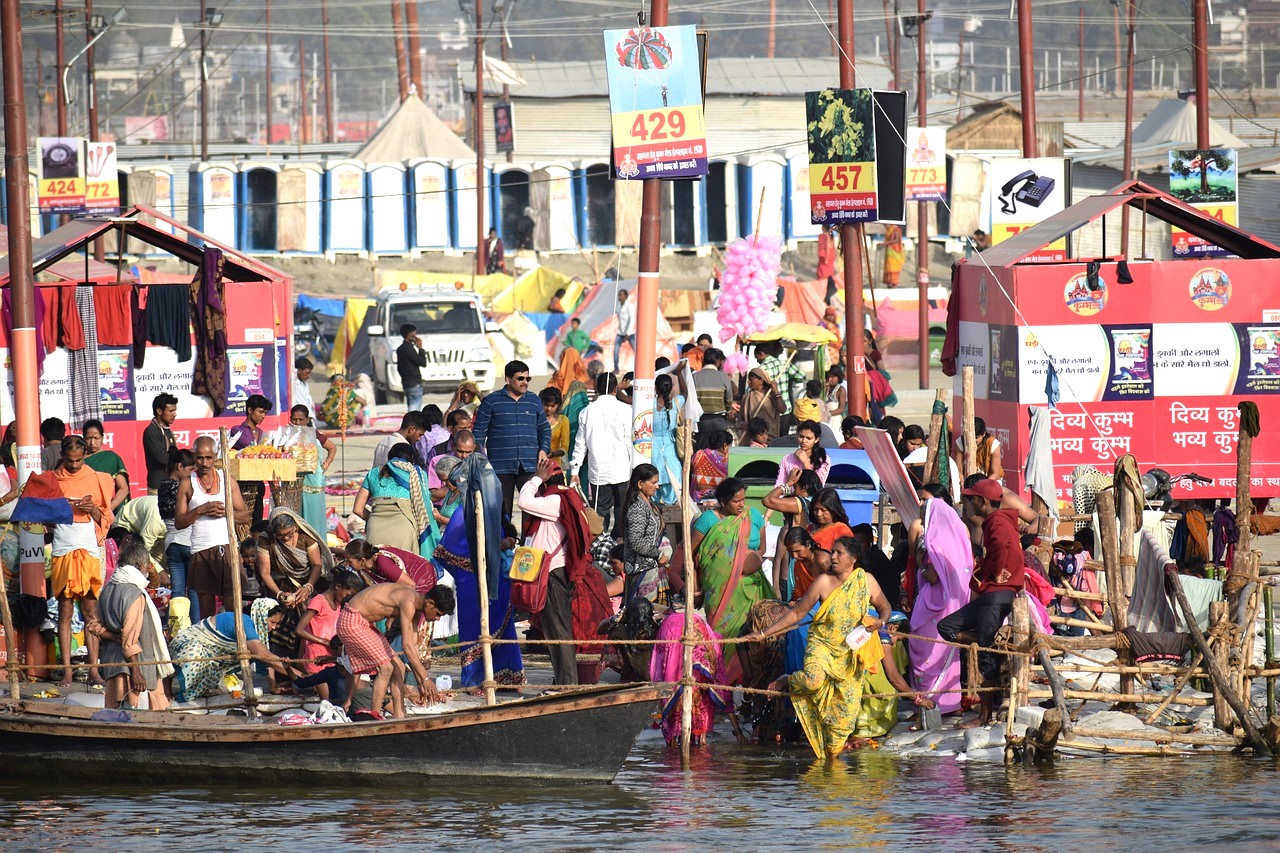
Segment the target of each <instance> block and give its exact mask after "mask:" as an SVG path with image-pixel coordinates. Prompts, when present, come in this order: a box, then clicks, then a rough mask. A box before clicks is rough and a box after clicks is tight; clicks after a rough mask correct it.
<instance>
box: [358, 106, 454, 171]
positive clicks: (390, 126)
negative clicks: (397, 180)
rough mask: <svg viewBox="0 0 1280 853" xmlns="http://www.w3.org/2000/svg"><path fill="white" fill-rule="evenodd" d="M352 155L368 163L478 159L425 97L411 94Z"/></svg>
mask: <svg viewBox="0 0 1280 853" xmlns="http://www.w3.org/2000/svg"><path fill="white" fill-rule="evenodd" d="M351 156H352V157H353V158H354V159H356V160H361V161H363V162H365V163H399V162H402V161H404V160H414V159H417V158H421V157H428V158H431V159H435V160H474V159H475V156H476V152H475V151H473V150H471V146H469V145H467V143H465V142H463V141H462V140H461V139H460V138H458V135H457V134H456V133H454V132H453V131H452V130H450V129H449V127H448V125H446V124H445V123H444V122H443V121H441V120H440V117H439V116H437V115H436V114H435V113H434V112H432V111H431V108H430V107H428V106H427V105H426V104H424V103H423V102H422V99H421V98H419V97H418V96H417V95H410V96H409V97H408V98H406V99H405V100H404V102H403V103H402V104H400V106H399V107H397V108H396V111H395V112H393V113H392V114H391V115H390V116H389V117H388V118H387V120H386V121H384V122H383V123H382V127H380V128H378V131H377V132H376V133H374V135H373V136H371V137H369V140H368V141H367V142H365V144H364V145H362V146H361V147H360V150H359V151H357V152H356V153H355V154H353V155H351Z"/></svg>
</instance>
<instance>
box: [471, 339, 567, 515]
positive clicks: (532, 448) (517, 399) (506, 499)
mask: <svg viewBox="0 0 1280 853" xmlns="http://www.w3.org/2000/svg"><path fill="white" fill-rule="evenodd" d="M506 377H507V384H506V385H505V386H503V388H502V390H500V391H494V392H493V393H492V394H489V395H488V396H487V397H485V398H484V399H483V400H481V401H480V408H478V409H476V419H475V426H474V427H473V429H472V431H473V432H474V433H475V439H476V447H477V448H478V449H480V450H483V451H484V453H485V455H486V456H488V457H489V463H490V464H491V465H493V470H494V473H496V474H497V475H498V480H499V481H501V483H502V508H503V512H505V513H506V514H507V515H508V516H510V515H511V504H512V501H513V500H514V499H515V494H516V489H518V488H519V487H520V486H522V485H524V483H525V481H526V480H528V479H529V478H530V477H532V476H533V474H534V472H535V471H536V470H537V467H538V463H539V462H541V461H542V460H543V459H546V458H547V454H549V453H550V452H551V424H550V423H548V422H547V413H546V412H545V411H544V410H543V408H542V400H540V399H539V398H538V395H537V394H534V393H533V392H531V391H530V390H529V365H527V364H525V363H524V362H523V361H510V362H507V369H506Z"/></svg>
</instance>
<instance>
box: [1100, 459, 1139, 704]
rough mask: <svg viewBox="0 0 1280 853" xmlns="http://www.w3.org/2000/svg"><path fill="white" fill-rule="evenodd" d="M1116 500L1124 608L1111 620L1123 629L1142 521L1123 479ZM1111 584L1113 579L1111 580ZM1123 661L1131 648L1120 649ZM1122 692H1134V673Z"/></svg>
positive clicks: (1118, 563)
mask: <svg viewBox="0 0 1280 853" xmlns="http://www.w3.org/2000/svg"><path fill="white" fill-rule="evenodd" d="M1114 491H1115V494H1114V497H1115V500H1116V504H1117V506H1116V520H1117V522H1118V523H1119V531H1118V534H1119V540H1120V542H1119V544H1120V549H1119V559H1118V560H1117V561H1116V567H1117V569H1119V573H1118V578H1115V579H1114V580H1118V581H1119V583H1117V584H1116V586H1117V587H1118V588H1117V590H1116V600H1117V601H1119V602H1120V604H1121V608H1120V611H1119V612H1118V613H1117V612H1116V611H1114V610H1113V611H1112V613H1111V624H1112V625H1113V626H1115V629H1116V631H1117V632H1119V631H1123V630H1124V629H1125V628H1126V627H1128V625H1129V598H1130V596H1131V595H1132V593H1133V578H1134V574H1135V573H1136V571H1137V565H1138V563H1137V558H1136V557H1135V555H1134V550H1133V539H1134V537H1135V536H1136V535H1137V533H1138V525H1139V524H1140V523H1141V522H1140V519H1139V518H1138V517H1137V516H1136V515H1135V512H1136V508H1135V506H1134V501H1133V495H1132V494H1130V493H1128V492H1127V491H1126V490H1124V489H1122V488H1121V485H1120V482H1119V480H1117V482H1116V486H1115V490H1114ZM1107 586H1108V588H1110V586H1111V583H1110V582H1109V583H1108V584H1107ZM1118 657H1119V658H1120V661H1121V663H1132V662H1133V653H1132V652H1131V651H1129V650H1128V649H1120V650H1119V655H1118ZM1120 692H1122V693H1131V692H1133V676H1131V675H1128V674H1125V675H1121V676H1120Z"/></svg>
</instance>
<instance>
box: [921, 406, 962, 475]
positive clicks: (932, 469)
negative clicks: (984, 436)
mask: <svg viewBox="0 0 1280 853" xmlns="http://www.w3.org/2000/svg"><path fill="white" fill-rule="evenodd" d="M949 393H950V392H948V391H947V389H945V388H939V389H938V390H937V391H936V392H934V396H933V407H934V408H933V414H932V415H930V417H929V455H928V456H927V457H925V461H924V481H925V482H926V483H936V482H938V472H939V471H940V470H941V469H942V466H943V465H945V464H946V459H947V451H948V450H950V448H947V447H939V446H938V443H939V442H940V441H941V440H942V424H943V422H944V419H945V418H946V414H945V413H944V412H940V411H938V404H939V403H942V404H944V406H945V403H946V400H947V395H948V394H949ZM959 485H960V484H959V483H952V484H951V494H952V495H953V496H954V495H958V494H959V493H960V489H959Z"/></svg>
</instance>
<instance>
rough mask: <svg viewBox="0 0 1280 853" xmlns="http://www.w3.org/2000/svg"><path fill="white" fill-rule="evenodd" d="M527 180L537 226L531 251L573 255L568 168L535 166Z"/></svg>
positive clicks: (562, 165)
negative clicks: (571, 253) (570, 253)
mask: <svg viewBox="0 0 1280 853" xmlns="http://www.w3.org/2000/svg"><path fill="white" fill-rule="evenodd" d="M529 177H530V180H531V183H530V193H529V195H530V199H531V203H530V207H532V208H533V218H534V221H535V222H537V224H538V227H537V228H536V229H534V232H533V248H535V249H537V250H538V251H539V252H572V251H576V250H577V248H578V235H577V232H576V229H575V228H574V201H573V170H572V168H570V166H569V164H568V163H559V162H557V163H538V164H535V166H534V170H533V172H532V173H531V174H530V176H529Z"/></svg>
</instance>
